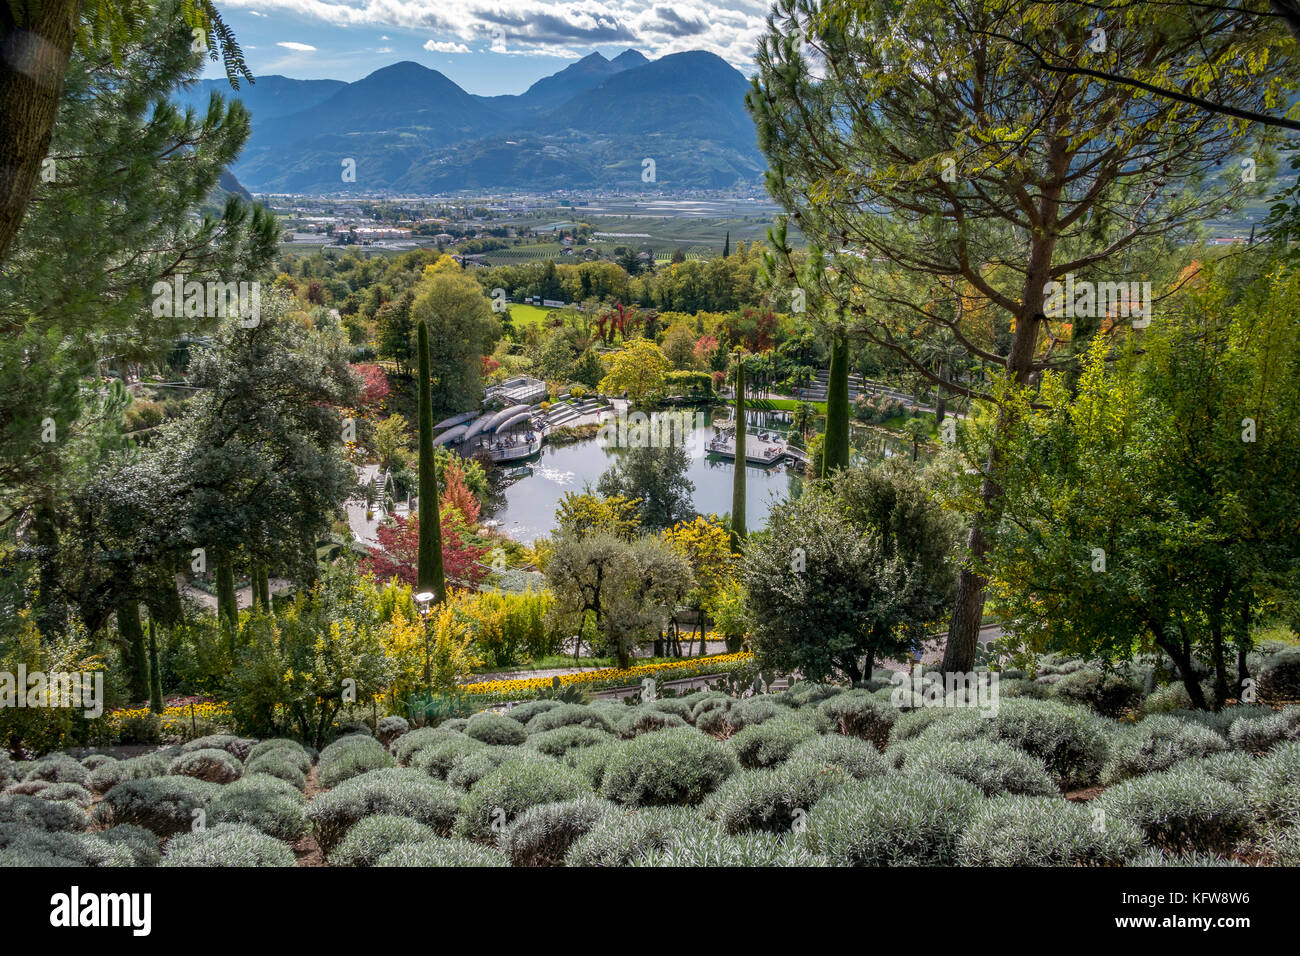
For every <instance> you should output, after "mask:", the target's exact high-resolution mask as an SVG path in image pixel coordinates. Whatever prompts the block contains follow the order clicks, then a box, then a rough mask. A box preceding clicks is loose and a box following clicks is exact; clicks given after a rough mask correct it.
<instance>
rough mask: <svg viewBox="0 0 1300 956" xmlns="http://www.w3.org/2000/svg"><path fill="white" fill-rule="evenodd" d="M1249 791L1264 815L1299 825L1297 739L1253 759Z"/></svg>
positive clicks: (1299, 758)
mask: <svg viewBox="0 0 1300 956" xmlns="http://www.w3.org/2000/svg"><path fill="white" fill-rule="evenodd" d="M1249 793H1250V802H1251V804H1252V805H1253V806H1254V807H1255V808H1256V809H1257V810H1258V811H1259V812H1260V813H1261V814H1262V815H1263V816H1264V817H1265V818H1266V819H1269V820H1273V821H1276V822H1278V823H1281V824H1283V825H1286V826H1298V825H1300V741H1293V742H1290V743H1285V744H1282V745H1280V746H1278V747H1275V748H1274V749H1273V750H1272V751H1271V752H1270V753H1268V754H1267V755H1266V756H1264V757H1261V758H1260V759H1259V760H1257V761H1256V762H1255V767H1254V772H1253V773H1252V774H1251V778H1250V786H1249Z"/></svg>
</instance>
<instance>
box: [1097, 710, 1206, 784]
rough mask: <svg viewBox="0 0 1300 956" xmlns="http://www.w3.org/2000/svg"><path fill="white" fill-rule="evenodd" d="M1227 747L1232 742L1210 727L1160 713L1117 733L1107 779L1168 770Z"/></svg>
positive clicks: (1104, 775)
mask: <svg viewBox="0 0 1300 956" xmlns="http://www.w3.org/2000/svg"><path fill="white" fill-rule="evenodd" d="M1227 749H1228V742H1227V741H1226V740H1224V739H1223V738H1222V737H1220V736H1219V735H1218V734H1217V733H1215V732H1214V731H1213V730H1211V729H1210V728H1208V727H1205V726H1203V725H1201V724H1198V723H1193V722H1191V721H1187V720H1181V719H1179V718H1178V717H1174V716H1171V715H1167V714H1157V715H1155V716H1153V717H1147V718H1145V719H1143V720H1142V721H1141V722H1140V723H1138V724H1137V725H1135V726H1133V727H1131V728H1126V729H1124V730H1122V731H1120V732H1119V733H1118V734H1117V735H1116V736H1115V738H1114V740H1113V741H1112V744H1111V753H1110V759H1109V760H1108V761H1107V762H1106V768H1105V772H1104V773H1103V779H1105V780H1106V781H1107V782H1109V783H1115V782H1118V781H1120V780H1124V779H1127V778H1128V777H1136V776H1138V775H1140V774H1144V773H1151V772H1152V771H1156V770H1166V769H1168V768H1169V767H1172V766H1173V765H1174V764H1176V763H1178V762H1179V761H1180V760H1186V759H1188V758H1189V757H1206V756H1209V755H1210V754H1212V753H1221V752H1222V751H1225V750H1227Z"/></svg>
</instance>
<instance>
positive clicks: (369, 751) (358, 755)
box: [316, 734, 396, 789]
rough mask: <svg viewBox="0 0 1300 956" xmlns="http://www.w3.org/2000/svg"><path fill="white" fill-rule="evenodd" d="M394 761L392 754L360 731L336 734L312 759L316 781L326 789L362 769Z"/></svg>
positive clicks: (365, 770)
mask: <svg viewBox="0 0 1300 956" xmlns="http://www.w3.org/2000/svg"><path fill="white" fill-rule="evenodd" d="M395 763H396V761H395V760H394V759H393V755H392V754H390V753H389V752H388V751H387V750H385V749H384V745H383V744H381V743H380V742H379V741H378V740H375V738H374V737H365V736H362V735H360V734H353V735H351V736H348V737H340V738H339V739H338V740H336V741H334V743H332V744H330V745H329V746H328V747H326V748H325V749H324V750H322V751H321V752H320V758H319V759H318V760H317V761H316V782H317V783H318V784H320V786H322V787H324V788H327V789H328V788H331V787H336V786H338V785H339V784H340V783H342V782H343V781H345V780H350V779H352V778H353V777H359V776H360V775H361V774H363V773H369V772H370V771H372V770H383V769H385V768H387V767H392V766H393V765H394V764H395Z"/></svg>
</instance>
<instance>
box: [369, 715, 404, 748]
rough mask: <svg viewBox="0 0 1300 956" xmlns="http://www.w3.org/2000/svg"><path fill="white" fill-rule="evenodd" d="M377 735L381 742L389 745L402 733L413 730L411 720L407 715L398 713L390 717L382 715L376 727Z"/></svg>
mask: <svg viewBox="0 0 1300 956" xmlns="http://www.w3.org/2000/svg"><path fill="white" fill-rule="evenodd" d="M375 732H376V733H375V736H377V737H378V738H379V742H380V743H381V744H383V745H384V746H385V747H387V746H388V745H389V744H391V743H392V742H393V741H394V740H396V739H397V738H398V737H400V736H402V734H407V733H410V732H411V722H410V721H408V720H407V719H406V718H405V717H398V716H396V715H393V716H390V717H380V718H379V723H378V724H377V725H376V727H375Z"/></svg>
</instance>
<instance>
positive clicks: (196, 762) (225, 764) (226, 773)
mask: <svg viewBox="0 0 1300 956" xmlns="http://www.w3.org/2000/svg"><path fill="white" fill-rule="evenodd" d="M168 772H169V773H173V774H179V775H180V776H182V777H194V778H195V779H197V780H206V781H208V783H230V782H231V781H232V780H238V779H239V778H240V777H241V776H243V774H244V765H243V764H241V763H240V762H239V760H238V758H236V757H235V756H234V755H233V754H230V753H228V752H226V751H224V750H217V749H215V748H210V747H209V748H205V749H202V750H191V751H187V752H186V753H183V754H181V755H180V756H179V757H177V758H176V759H175V760H173V761H172V763H171V766H170V767H168Z"/></svg>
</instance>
